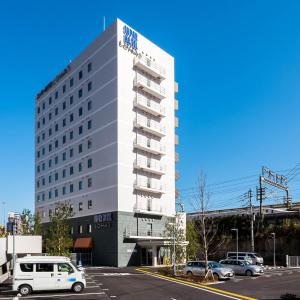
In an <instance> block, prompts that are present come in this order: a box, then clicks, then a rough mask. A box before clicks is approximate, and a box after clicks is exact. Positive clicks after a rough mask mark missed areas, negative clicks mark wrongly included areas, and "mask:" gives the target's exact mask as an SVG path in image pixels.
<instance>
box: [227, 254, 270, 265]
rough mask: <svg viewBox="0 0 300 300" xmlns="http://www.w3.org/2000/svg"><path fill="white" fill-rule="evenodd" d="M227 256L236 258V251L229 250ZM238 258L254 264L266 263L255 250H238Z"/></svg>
mask: <svg viewBox="0 0 300 300" xmlns="http://www.w3.org/2000/svg"><path fill="white" fill-rule="evenodd" d="M227 258H233V259H236V252H227ZM238 259H242V260H246V261H249V262H250V263H252V264H253V265H263V264H264V259H263V258H262V257H261V256H260V255H259V254H258V253H255V252H238Z"/></svg>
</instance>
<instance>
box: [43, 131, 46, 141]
mask: <svg viewBox="0 0 300 300" xmlns="http://www.w3.org/2000/svg"><path fill="white" fill-rule="evenodd" d="M45 136H46V135H45V132H43V133H42V140H43V141H44V140H45Z"/></svg>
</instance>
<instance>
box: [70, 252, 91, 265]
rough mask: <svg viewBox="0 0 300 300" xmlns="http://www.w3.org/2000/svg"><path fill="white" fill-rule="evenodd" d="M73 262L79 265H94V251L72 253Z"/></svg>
mask: <svg viewBox="0 0 300 300" xmlns="http://www.w3.org/2000/svg"><path fill="white" fill-rule="evenodd" d="M71 260H72V262H73V263H74V264H75V265H76V266H78V265H81V266H92V265H93V255H92V253H72V254H71Z"/></svg>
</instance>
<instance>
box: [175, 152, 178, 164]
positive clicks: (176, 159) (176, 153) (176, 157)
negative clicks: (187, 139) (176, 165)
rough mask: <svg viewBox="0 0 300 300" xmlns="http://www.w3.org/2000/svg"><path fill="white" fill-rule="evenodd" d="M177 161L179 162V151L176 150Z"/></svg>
mask: <svg viewBox="0 0 300 300" xmlns="http://www.w3.org/2000/svg"><path fill="white" fill-rule="evenodd" d="M175 162H179V153H178V152H175Z"/></svg>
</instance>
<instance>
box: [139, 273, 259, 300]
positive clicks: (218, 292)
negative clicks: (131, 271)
mask: <svg viewBox="0 0 300 300" xmlns="http://www.w3.org/2000/svg"><path fill="white" fill-rule="evenodd" d="M136 270H137V271H140V272H143V273H145V274H148V275H150V276H153V277H157V278H161V279H164V280H167V281H170V282H176V283H179V284H182V285H185V286H189V287H193V288H196V289H199V290H202V291H206V292H209V293H212V294H216V295H219V296H223V297H227V298H230V299H235V300H240V299H243V300H256V299H255V298H252V297H247V296H243V295H240V294H236V293H231V292H228V291H224V290H220V289H216V288H213V287H210V286H205V285H202V284H198V283H194V282H188V281H185V280H181V279H177V278H171V277H168V276H164V275H160V274H155V273H152V272H149V271H145V270H144V269H136Z"/></svg>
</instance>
